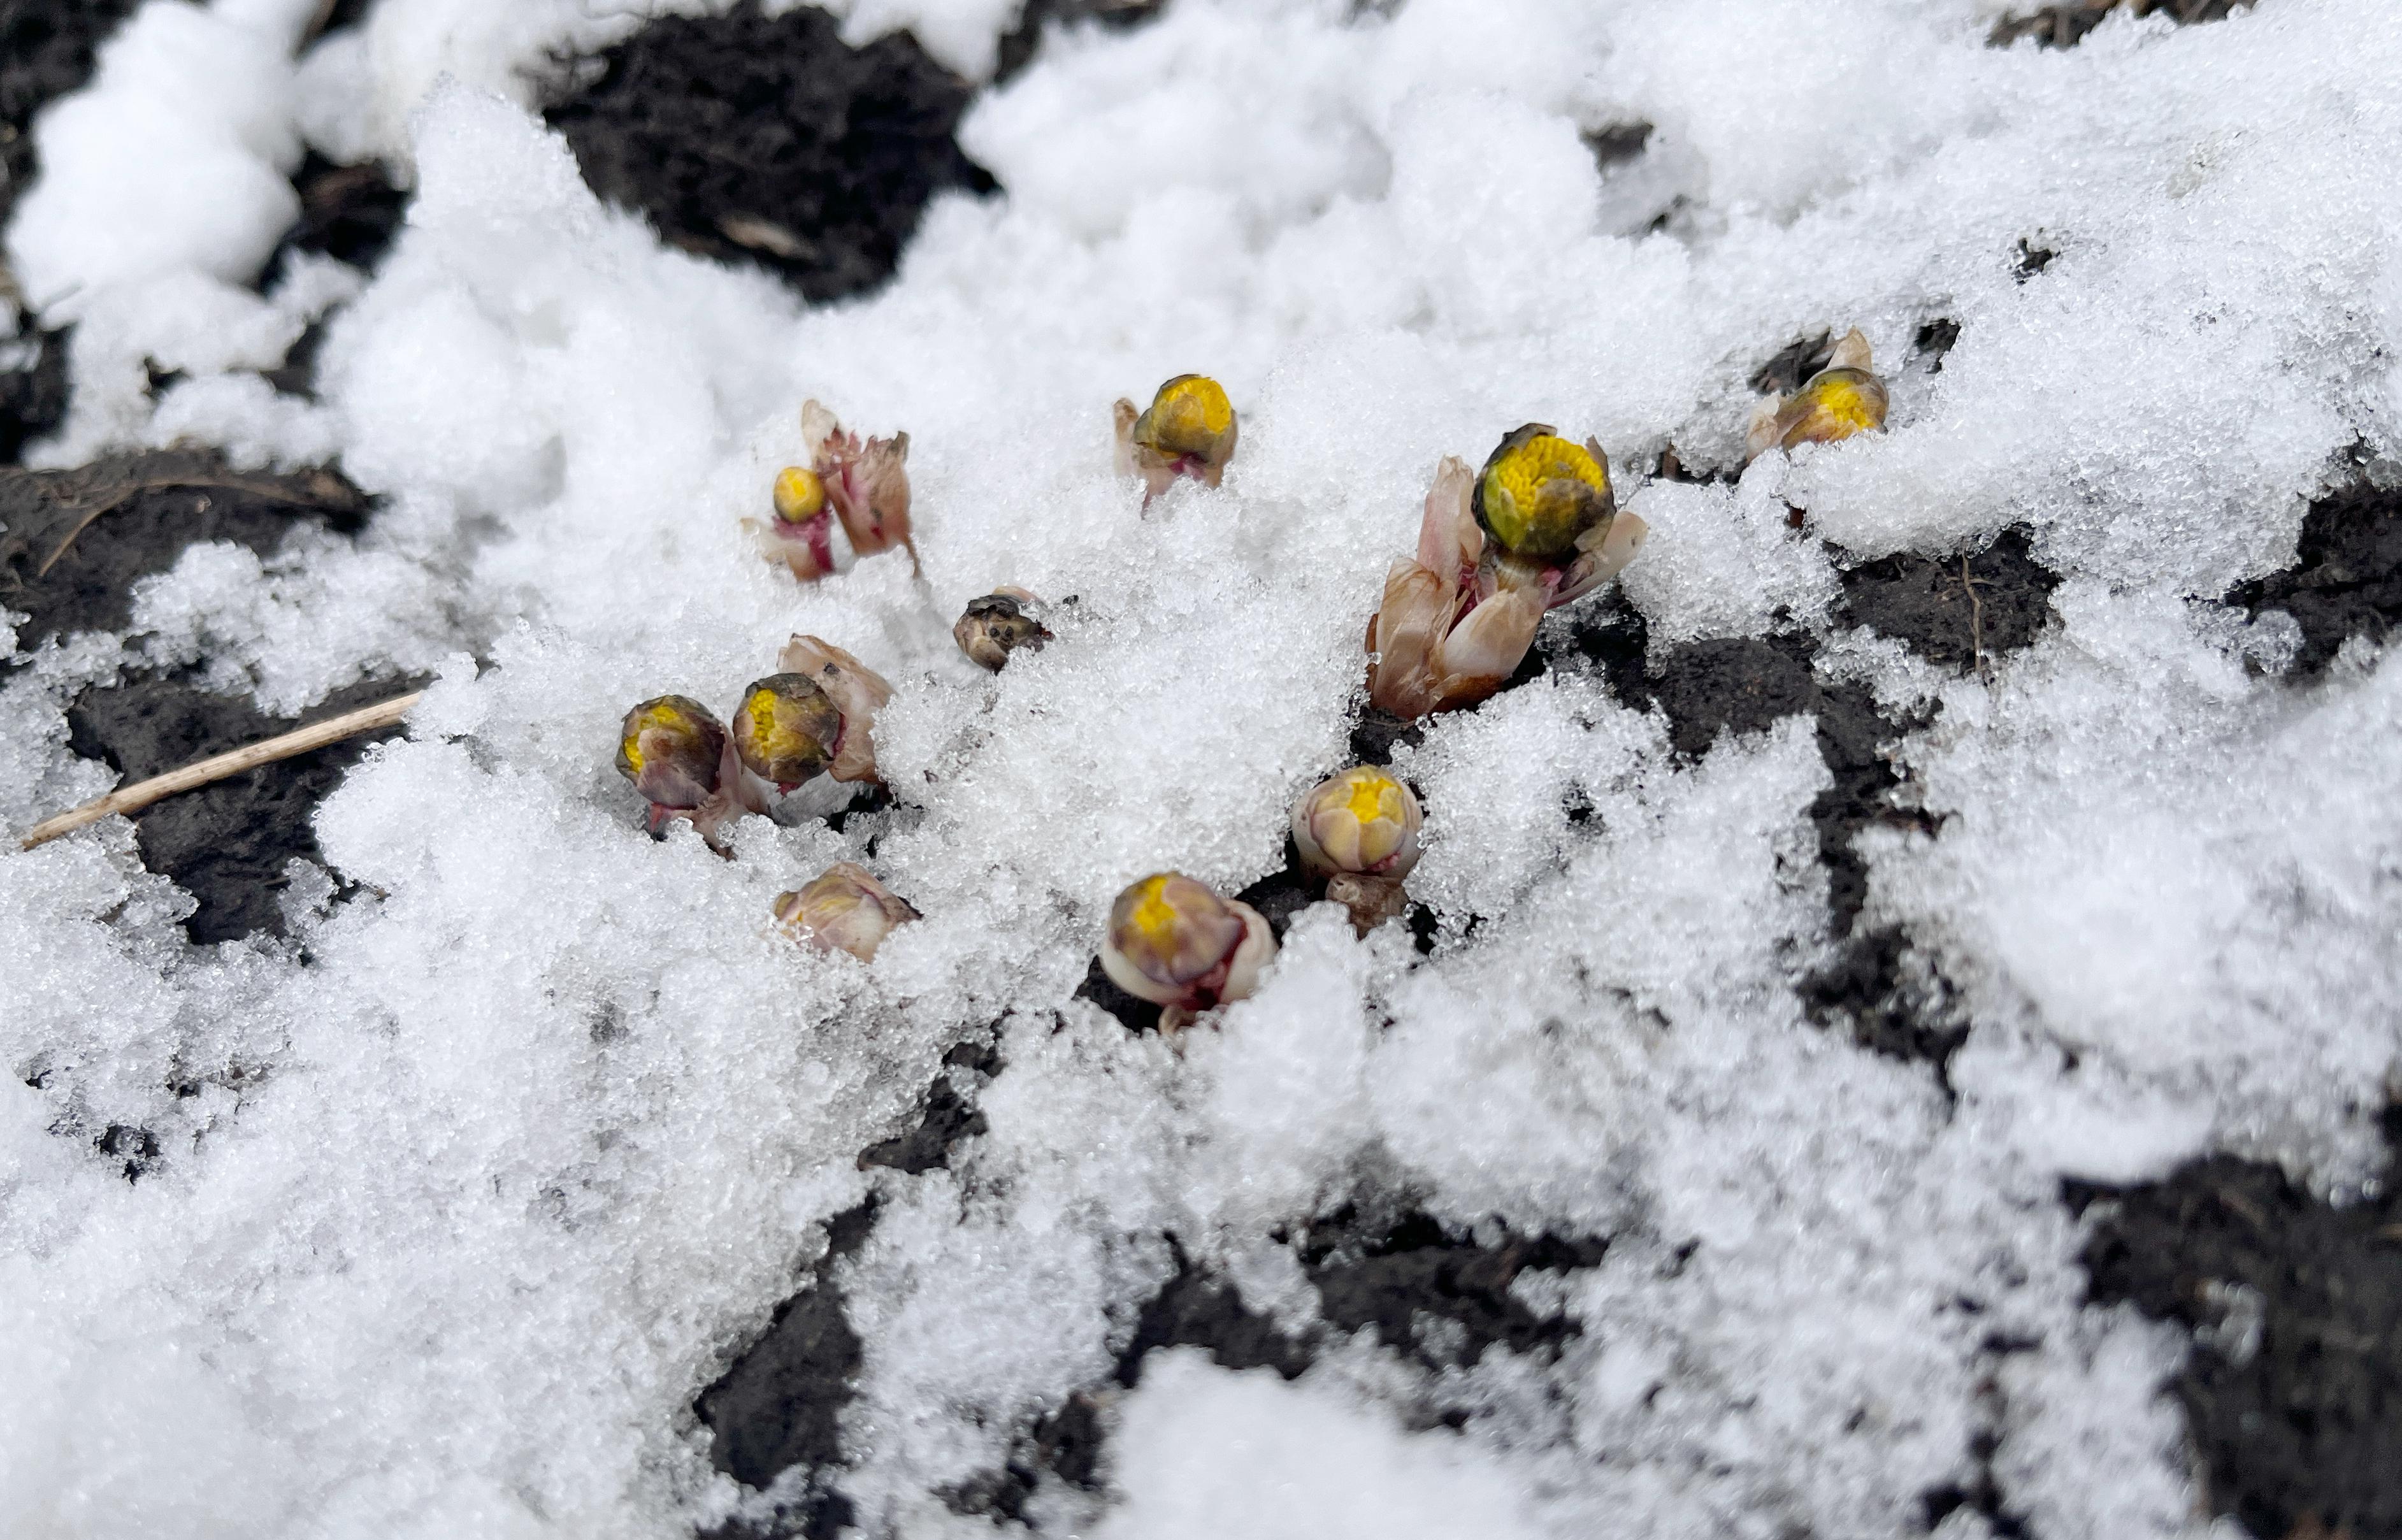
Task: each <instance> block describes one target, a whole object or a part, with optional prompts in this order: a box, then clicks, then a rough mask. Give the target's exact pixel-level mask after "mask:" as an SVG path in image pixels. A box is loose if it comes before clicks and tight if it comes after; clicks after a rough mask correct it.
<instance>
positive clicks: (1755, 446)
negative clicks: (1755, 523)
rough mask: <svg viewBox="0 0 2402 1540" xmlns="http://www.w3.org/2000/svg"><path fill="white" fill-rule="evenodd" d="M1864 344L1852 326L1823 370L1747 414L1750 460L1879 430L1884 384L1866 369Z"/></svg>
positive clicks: (1746, 444)
mask: <svg viewBox="0 0 2402 1540" xmlns="http://www.w3.org/2000/svg"><path fill="white" fill-rule="evenodd" d="M1870 364H1871V359H1870V355H1869V339H1868V338H1867V337H1863V336H1862V335H1861V334H1860V331H1859V328H1857V327H1854V328H1853V329H1852V330H1850V331H1848V332H1846V333H1844V334H1843V340H1842V341H1841V342H1838V343H1836V344H1835V351H1834V352H1833V353H1832V354H1831V355H1829V358H1828V360H1827V366H1826V367H1825V368H1823V369H1821V370H1819V371H1818V372H1817V373H1816V374H1815V375H1812V376H1811V377H1810V378H1808V379H1807V380H1806V381H1804V382H1803V383H1802V388H1801V389H1800V390H1798V391H1796V392H1793V393H1792V394H1791V395H1789V396H1785V397H1783V398H1781V399H1780V398H1778V397H1775V396H1771V397H1768V398H1767V399H1765V400H1763V401H1761V402H1760V406H1759V407H1758V408H1757V409H1756V410H1755V411H1754V412H1753V413H1752V415H1751V427H1750V430H1749V432H1747V433H1746V434H1745V436H1744V447H1746V449H1748V450H1749V451H1750V454H1751V456H1752V457H1754V458H1757V457H1758V456H1760V455H1763V454H1766V453H1767V452H1768V451H1769V450H1770V449H1791V448H1794V447H1798V446H1800V445H1803V444H1831V443H1833V442H1835V441H1836V440H1837V439H1843V438H1849V437H1851V436H1852V435H1853V434H1854V433H1870V432H1872V431H1874V430H1875V429H1878V428H1882V427H1884V408H1885V392H1884V380H1882V379H1879V378H1877V377H1876V376H1875V375H1874V374H1873V373H1871V370H1870Z"/></svg>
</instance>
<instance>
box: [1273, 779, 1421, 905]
mask: <svg viewBox="0 0 2402 1540" xmlns="http://www.w3.org/2000/svg"><path fill="white" fill-rule="evenodd" d="M1424 820H1425V815H1424V814H1422V813H1421V812H1420V811H1419V810H1418V799H1417V796H1416V794H1415V792H1413V791H1411V790H1410V789H1409V788H1408V787H1407V786H1404V785H1402V784H1401V779H1400V777H1396V776H1395V775H1394V774H1393V773H1392V772H1391V771H1389V770H1386V769H1382V768H1380V767H1378V766H1376V765H1373V764H1361V765H1354V766H1353V767H1352V768H1350V769H1348V770H1346V771H1344V772H1343V773H1342V774H1340V775H1337V776H1331V777H1328V778H1326V779H1325V780H1322V781H1320V782H1318V784H1317V785H1316V786H1314V787H1311V788H1310V789H1309V790H1308V791H1306V792H1304V793H1303V794H1302V798H1301V800H1300V801H1299V802H1296V803H1294V804H1292V843H1293V846H1294V848H1296V849H1298V850H1299V851H1300V852H1301V864H1302V866H1303V868H1304V869H1305V870H1306V871H1307V872H1308V873H1309V874H1310V875H1311V876H1313V877H1315V878H1317V879H1318V880H1319V881H1321V882H1323V883H1325V884H1326V896H1327V897H1328V898H1330V899H1332V900H1333V901H1335V902H1336V903H1339V904H1341V905H1342V906H1343V907H1344V908H1346V909H1347V910H1349V911H1350V912H1351V927H1352V928H1353V929H1355V930H1357V931H1358V932H1359V933H1360V935H1362V936H1364V935H1366V934H1367V933H1368V932H1369V931H1371V930H1373V929H1374V928H1376V927H1377V926H1380V925H1382V924H1384V923H1385V922H1386V921H1387V920H1389V919H1392V918H1394V917H1395V916H1396V915H1398V914H1401V911H1402V910H1403V909H1404V908H1406V907H1407V906H1408V903H1409V895H1408V894H1406V893H1405V892H1403V891H1402V889H1401V879H1403V878H1404V877H1407V876H1408V875H1409V874H1410V868H1412V867H1414V866H1415V865H1417V863H1418V829H1419V826H1420V825H1421V824H1422V823H1423V822H1424Z"/></svg>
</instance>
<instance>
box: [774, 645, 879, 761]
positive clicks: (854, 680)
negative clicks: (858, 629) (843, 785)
mask: <svg viewBox="0 0 2402 1540" xmlns="http://www.w3.org/2000/svg"><path fill="white" fill-rule="evenodd" d="M777 661H778V663H779V665H780V667H782V669H783V671H784V672H783V674H781V675H779V676H777V678H783V677H786V676H790V675H800V676H802V677H803V678H804V680H805V681H807V682H808V683H810V684H813V685H815V686H816V687H817V688H818V689H820V690H821V691H823V692H824V693H825V694H826V697H827V698H828V699H829V700H831V701H832V702H833V703H834V708H835V710H836V711H837V712H838V713H840V716H841V727H840V729H839V730H838V731H837V732H836V733H835V736H834V737H833V739H832V740H831V742H829V741H828V740H826V739H822V738H821V739H819V740H818V741H819V742H820V744H821V745H822V746H824V747H826V748H827V749H828V751H829V753H830V754H831V756H832V757H831V759H830V760H829V762H828V763H827V773H828V774H830V775H832V776H833V777H834V778H835V779H836V780H847V781H874V780H877V779H879V778H880V777H878V776H877V773H876V739H875V736H874V729H875V723H876V713H877V712H878V711H881V710H882V709H884V704H885V702H887V701H889V700H890V699H891V698H892V686H890V685H889V684H887V683H885V682H884V678H883V676H882V675H880V674H878V673H877V672H876V670H874V669H872V668H870V667H867V665H865V664H863V663H862V662H860V661H859V660H858V659H857V658H855V657H852V656H851V655H850V654H849V653H846V652H844V651H843V650H842V649H841V648H839V647H836V646H835V644H834V643H832V642H830V641H821V640H820V639H817V638H816V637H794V639H792V640H791V641H789V642H786V643H785V644H784V653H783V656H782V657H780V659H778V660H777ZM769 682H771V681H767V680H762V681H759V683H758V684H754V685H752V687H751V688H752V691H753V692H755V691H757V690H758V689H759V688H760V686H761V685H765V684H767V683H769ZM746 698H747V697H746Z"/></svg>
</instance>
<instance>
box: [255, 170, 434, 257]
mask: <svg viewBox="0 0 2402 1540" xmlns="http://www.w3.org/2000/svg"><path fill="white" fill-rule="evenodd" d="M292 190H293V191H294V192H296V193H298V194H299V195H300V217H299V218H298V219H297V220H295V221H293V224H292V227H291V228H290V229H288V230H286V231H284V232H283V240H282V241H279V242H278V243H277V245H276V248H275V254H274V255H273V256H271V257H269V259H268V264H267V269H266V279H267V282H269V283H272V282H273V281H274V280H275V279H276V278H277V277H279V276H280V275H281V274H282V272H283V266H284V264H285V262H286V261H287V260H288V259H289V257H290V255H291V254H293V253H295V252H315V253H318V254H323V255H325V256H330V257H333V258H334V259H335V260H337V261H340V262H347V263H349V264H350V265H351V266H352V267H353V268H361V269H367V270H371V269H373V268H374V267H375V266H376V264H378V263H379V262H381V261H382V260H383V255H384V253H385V252H387V251H389V250H390V249H391V247H392V242H393V237H395V236H397V235H398V234H399V233H400V227H401V225H402V223H403V222H404V221H405V220H406V219H407V213H408V195H407V193H405V192H402V191H401V190H400V189H399V188H397V187H395V186H393V185H392V178H391V176H390V174H389V173H388V172H385V171H384V169H383V168H382V167H381V166H380V165H376V164H374V163H372V162H370V163H368V164H366V165H364V166H339V165H336V164H335V163H334V162H333V161H331V160H328V159H326V158H324V156H321V155H319V154H317V153H316V152H315V151H314V150H311V151H310V152H309V155H308V158H306V159H304V160H302V161H301V163H300V167H299V169H298V170H297V171H295V172H293V173H292Z"/></svg>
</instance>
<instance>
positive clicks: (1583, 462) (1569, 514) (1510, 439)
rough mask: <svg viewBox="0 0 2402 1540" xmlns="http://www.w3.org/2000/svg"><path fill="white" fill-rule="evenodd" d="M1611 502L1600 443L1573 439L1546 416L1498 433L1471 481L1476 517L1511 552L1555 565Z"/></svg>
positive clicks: (1602, 519)
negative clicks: (1497, 441)
mask: <svg viewBox="0 0 2402 1540" xmlns="http://www.w3.org/2000/svg"><path fill="white" fill-rule="evenodd" d="M1615 507H1616V503H1615V502H1614V501H1613V499H1612V496H1611V493H1610V488H1609V461H1608V459H1607V458H1606V457H1605V456H1603V454H1602V453H1601V448H1600V447H1599V446H1598V445H1590V446H1588V445H1577V444H1571V443H1569V442H1568V441H1567V439H1565V438H1562V437H1560V436H1559V433H1558V432H1557V431H1556V430H1554V429H1553V427H1552V426H1551V425H1550V424H1549V423H1543V422H1529V423H1527V424H1526V425H1525V426H1524V427H1522V428H1520V429H1518V430H1517V431H1516V432H1514V433H1511V434H1509V435H1508V436H1507V437H1505V438H1504V439H1502V440H1501V443H1500V445H1499V446H1498V447H1496V448H1495V449H1494V451H1493V453H1492V454H1491V455H1490V456H1489V457H1487V458H1486V460H1485V461H1484V472H1483V473H1482V474H1480V475H1478V477H1477V480H1476V493H1475V502H1474V511H1475V514H1476V522H1477V524H1478V525H1479V526H1480V527H1482V528H1483V529H1484V532H1485V533H1486V534H1487V535H1490V536H1491V537H1492V538H1493V542H1494V543H1495V544H1496V545H1498V546H1499V547H1500V548H1501V550H1503V551H1504V552H1507V553H1508V554H1509V555H1511V556H1513V557H1523V558H1525V559H1526V560H1529V561H1535V562H1542V563H1550V564H1558V563H1562V562H1565V561H1567V559H1568V558H1569V557H1572V556H1573V555H1575V553H1576V551H1577V550H1578V548H1579V547H1578V542H1579V541H1580V540H1581V539H1582V538H1583V537H1584V535H1585V533H1586V531H1588V530H1590V529H1593V528H1594V527H1595V526H1596V525H1600V526H1607V525H1608V522H1609V518H1610V515H1611V513H1612V512H1613V510H1614V509H1615Z"/></svg>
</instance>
